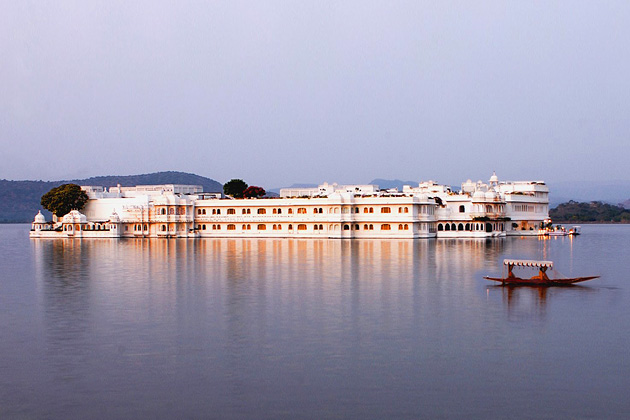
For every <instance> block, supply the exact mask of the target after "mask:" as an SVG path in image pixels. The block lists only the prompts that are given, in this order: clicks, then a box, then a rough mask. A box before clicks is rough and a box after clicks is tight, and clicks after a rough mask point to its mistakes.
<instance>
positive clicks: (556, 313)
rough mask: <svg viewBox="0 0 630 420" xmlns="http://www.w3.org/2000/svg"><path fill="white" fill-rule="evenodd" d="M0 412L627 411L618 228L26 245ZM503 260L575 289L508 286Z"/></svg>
mask: <svg viewBox="0 0 630 420" xmlns="http://www.w3.org/2000/svg"><path fill="white" fill-rule="evenodd" d="M28 229H29V226H27V225H0V255H2V259H0V276H1V278H0V334H1V336H0V418H3V419H4V418H9V419H11V418H16V419H49V418H64V419H85V418H91V419H101V418H102V419H107V418H137V419H144V418H146V419H162V418H163V419H171V418H217V419H218V418H221V419H237V418H238V419H245V418H246V419H275V418H285V419H295V418H307V419H321V418H340V419H346V418H362V419H383V418H401V419H415V418H431V419H436V418H437V419H439V418H480V419H482V418H503V419H509V418H514V419H520V418H532V419H546V418H548V419H558V418H566V419H576V418H589V419H591V418H626V417H628V416H629V415H630V399H629V398H628V397H627V393H628V390H629V389H630V356H628V355H629V354H630V351H629V350H628V349H630V333H629V331H630V296H629V294H628V284H629V278H628V277H629V276H628V274H627V273H628V272H627V269H626V266H625V265H626V262H627V261H630V227H629V226H584V228H583V230H584V232H583V233H584V234H583V235H582V236H580V237H577V238H573V239H572V238H568V237H567V238H552V239H547V240H540V239H537V238H505V239H493V240H488V241H486V240H466V239H458V240H442V239H441V240H354V241H348V240H313V239H307V240H299V239H201V240H199V239H197V240H192V239H191V240H183V239H179V240H165V239H126V240H119V241H117V240H83V241H80V240H72V239H69V240H41V239H40V240H30V239H29V238H28ZM503 258H526V259H546V260H553V261H554V262H555V264H556V268H557V270H558V271H559V272H560V273H561V274H563V275H589V274H599V275H601V276H602V277H601V278H600V279H597V280H593V281H591V282H588V283H583V286H574V287H563V288H546V289H545V288H543V289H541V288H529V287H522V288H507V287H501V286H496V285H494V284H490V283H489V282H487V281H485V280H483V279H482V276H483V275H486V274H500V273H501V261H502V260H503Z"/></svg>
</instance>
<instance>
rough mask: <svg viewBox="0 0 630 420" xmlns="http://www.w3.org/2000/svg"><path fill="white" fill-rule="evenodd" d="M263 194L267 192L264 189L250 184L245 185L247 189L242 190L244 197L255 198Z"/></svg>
mask: <svg viewBox="0 0 630 420" xmlns="http://www.w3.org/2000/svg"><path fill="white" fill-rule="evenodd" d="M265 194H267V192H266V191H265V190H264V189H262V188H260V187H256V186H254V185H252V186H251V187H247V189H246V190H245V191H243V197H245V198H257V197H262V196H264V195H265Z"/></svg>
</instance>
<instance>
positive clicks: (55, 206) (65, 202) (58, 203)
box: [41, 184, 88, 217]
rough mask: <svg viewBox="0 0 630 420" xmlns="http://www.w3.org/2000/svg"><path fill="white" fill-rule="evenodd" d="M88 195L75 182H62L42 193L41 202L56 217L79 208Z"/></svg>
mask: <svg viewBox="0 0 630 420" xmlns="http://www.w3.org/2000/svg"><path fill="white" fill-rule="evenodd" d="M87 201H88V196H87V194H86V193H85V191H83V190H82V189H81V187H80V186H78V185H77V184H63V185H60V186H58V187H55V188H53V189H52V190H50V191H48V192H47V193H46V194H44V195H42V200H41V204H42V207H44V208H45V209H46V210H48V211H50V212H52V213H53V214H54V215H55V216H57V217H63V216H65V215H66V214H68V213H70V210H75V209H76V210H81V209H82V208H83V207H84V206H85V203H87Z"/></svg>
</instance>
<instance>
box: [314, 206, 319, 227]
mask: <svg viewBox="0 0 630 420" xmlns="http://www.w3.org/2000/svg"><path fill="white" fill-rule="evenodd" d="M315 211H317V209H315ZM314 229H315V230H319V227H318V226H317V225H315V227H314Z"/></svg>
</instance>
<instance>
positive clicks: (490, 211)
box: [486, 205, 492, 213]
mask: <svg viewBox="0 0 630 420" xmlns="http://www.w3.org/2000/svg"><path fill="white" fill-rule="evenodd" d="M486 213H492V206H491V205H486Z"/></svg>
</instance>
